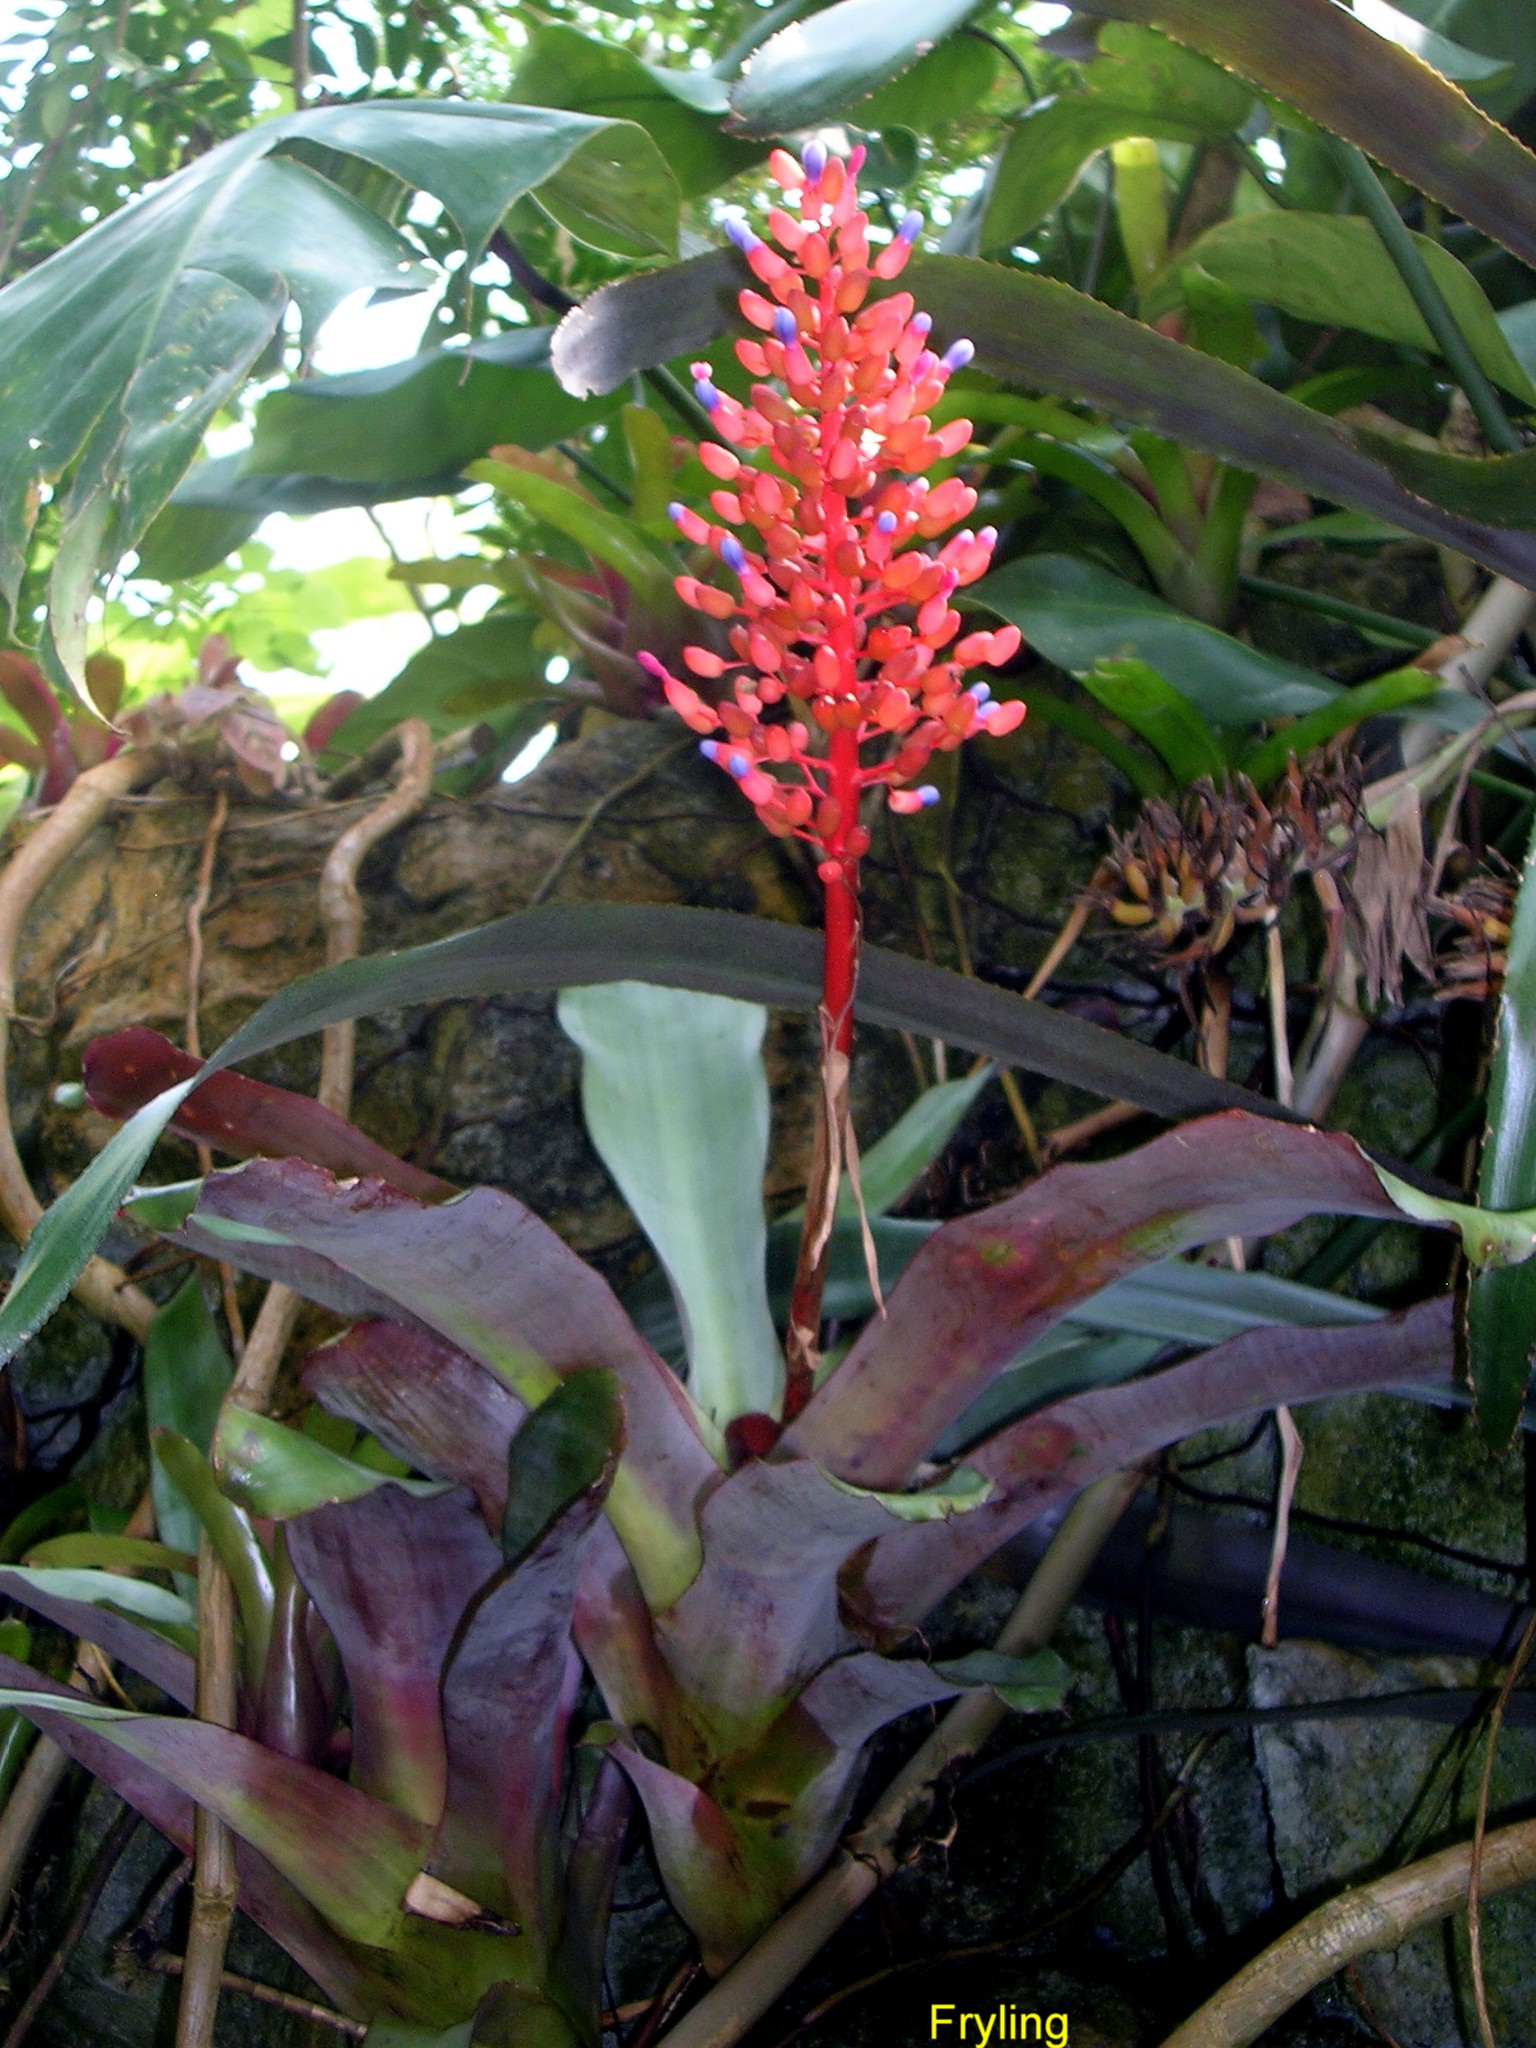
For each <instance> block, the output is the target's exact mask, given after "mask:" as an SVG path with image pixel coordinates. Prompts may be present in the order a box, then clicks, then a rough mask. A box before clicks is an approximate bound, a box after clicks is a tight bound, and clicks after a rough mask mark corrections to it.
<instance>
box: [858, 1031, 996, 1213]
mask: <svg viewBox="0 0 1536 2048" xmlns="http://www.w3.org/2000/svg"><path fill="white" fill-rule="evenodd" d="M996 1072H997V1070H996V1068H995V1067H993V1066H992V1065H990V1064H988V1065H985V1066H980V1067H978V1068H977V1069H976V1071H975V1073H974V1074H965V1075H963V1076H962V1077H961V1079H960V1080H958V1081H939V1082H937V1083H936V1084H935V1085H934V1086H933V1087H932V1088H925V1089H924V1090H923V1092H922V1094H921V1095H919V1096H918V1098H917V1100H916V1102H913V1103H910V1104H909V1105H908V1107H907V1108H906V1109H904V1110H903V1111H902V1113H901V1115H900V1116H899V1117H898V1118H897V1119H896V1121H895V1123H893V1124H892V1125H891V1127H890V1129H889V1130H888V1131H883V1132H882V1133H881V1135H880V1136H879V1137H878V1138H877V1139H876V1140H875V1142H874V1144H873V1145H871V1146H870V1148H869V1150H868V1151H867V1152H865V1153H864V1154H862V1156H861V1157H860V1160H859V1186H860V1189H861V1191H862V1193H863V1196H864V1208H865V1211H866V1213H867V1214H869V1215H870V1216H883V1215H885V1213H886V1211H887V1210H889V1209H894V1208H895V1206H896V1204H897V1203H898V1202H899V1201H900V1200H901V1198H902V1196H903V1195H905V1194H909V1193H910V1192H911V1190H912V1189H913V1187H915V1186H916V1184H917V1182H918V1181H920V1180H921V1179H922V1177H923V1175H924V1174H925V1173H926V1172H927V1171H928V1169H929V1167H930V1166H932V1164H933V1162H934V1161H935V1160H936V1159H937V1158H938V1157H939V1155H940V1153H941V1152H942V1151H943V1150H944V1148H945V1146H946V1145H947V1144H948V1143H949V1141H950V1139H951V1138H952V1137H953V1136H954V1135H955V1133H956V1131H958V1130H959V1128H960V1126H961V1124H962V1122H963V1121H964V1120H965V1115H966V1112H967V1110H969V1108H970V1106H971V1104H972V1103H973V1102H974V1101H975V1100H976V1098H977V1096H978V1095H980V1093H981V1091H982V1089H983V1088H985V1087H986V1085H987V1083H988V1082H989V1081H990V1080H992V1079H993V1078H994V1076H995V1074H996ZM838 1207H839V1209H841V1210H843V1212H844V1213H845V1214H846V1213H853V1212H854V1210H855V1204H854V1201H853V1190H852V1189H851V1188H845V1189H844V1190H843V1191H842V1193H841V1194H840V1195H839V1196H838Z"/></svg>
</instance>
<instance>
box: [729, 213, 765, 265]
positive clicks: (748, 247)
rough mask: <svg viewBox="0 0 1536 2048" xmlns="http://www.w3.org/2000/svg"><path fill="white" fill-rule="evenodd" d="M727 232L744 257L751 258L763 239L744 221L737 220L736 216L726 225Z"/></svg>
mask: <svg viewBox="0 0 1536 2048" xmlns="http://www.w3.org/2000/svg"><path fill="white" fill-rule="evenodd" d="M725 232H726V234H727V235H728V236H729V237H730V239H731V240H732V241H733V242H734V243H735V244H736V246H737V248H738V249H739V250H740V251H741V253H742V255H743V256H750V255H751V254H752V251H753V250H754V249H755V248H756V247H757V245H758V243H759V241H760V240H761V239H762V238H761V236H759V235H754V234H753V232H752V230H751V229H750V228H749V227H748V226H747V224H746V222H745V221H744V220H737V219H736V218H735V216H734V215H733V216H732V217H731V218H730V219H729V220H727V222H726V223H725Z"/></svg>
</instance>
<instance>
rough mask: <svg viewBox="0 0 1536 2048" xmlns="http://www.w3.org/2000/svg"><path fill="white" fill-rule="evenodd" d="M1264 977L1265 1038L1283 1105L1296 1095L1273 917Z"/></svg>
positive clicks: (1281, 955)
mask: <svg viewBox="0 0 1536 2048" xmlns="http://www.w3.org/2000/svg"><path fill="white" fill-rule="evenodd" d="M1264 958H1265V980H1266V982H1267V983H1268V992H1269V1042H1270V1048H1271V1056H1272V1058H1273V1061H1274V1069H1275V1100H1276V1102H1278V1103H1280V1104H1282V1105H1283V1106H1284V1107H1285V1108H1286V1109H1289V1108H1290V1107H1291V1104H1292V1102H1293V1101H1294V1099H1295V1095H1296V1079H1295V1076H1294V1075H1293V1074H1292V1072H1291V1034H1290V1026H1289V1022H1288V1020H1287V1017H1286V988H1285V942H1284V940H1283V939H1282V938H1281V936H1280V920H1279V919H1278V918H1276V919H1275V920H1274V921H1273V923H1272V924H1271V925H1270V927H1269V929H1268V931H1266V933H1265V934H1264Z"/></svg>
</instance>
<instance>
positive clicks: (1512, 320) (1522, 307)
mask: <svg viewBox="0 0 1536 2048" xmlns="http://www.w3.org/2000/svg"><path fill="white" fill-rule="evenodd" d="M1497 318H1498V322H1499V326H1500V328H1501V329H1502V330H1503V334H1504V339H1505V341H1506V342H1508V344H1509V347H1510V352H1511V354H1512V355H1513V356H1514V358H1515V360H1516V362H1517V363H1519V365H1520V367H1521V369H1522V370H1524V372H1525V374H1526V376H1527V377H1529V378H1530V379H1531V380H1532V381H1533V382H1536V299H1522V300H1521V301H1520V303H1519V305H1518V306H1506V307H1505V308H1504V310H1503V311H1502V312H1501V313H1500V314H1499V315H1498V316H1497Z"/></svg>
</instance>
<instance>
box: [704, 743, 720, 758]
mask: <svg viewBox="0 0 1536 2048" xmlns="http://www.w3.org/2000/svg"><path fill="white" fill-rule="evenodd" d="M699 752H700V753H701V754H702V755H703V756H704V758H705V760H706V761H713V760H714V759H715V757H716V756H717V755H718V754H719V752H720V742H719V741H718V740H700V741H699Z"/></svg>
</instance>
